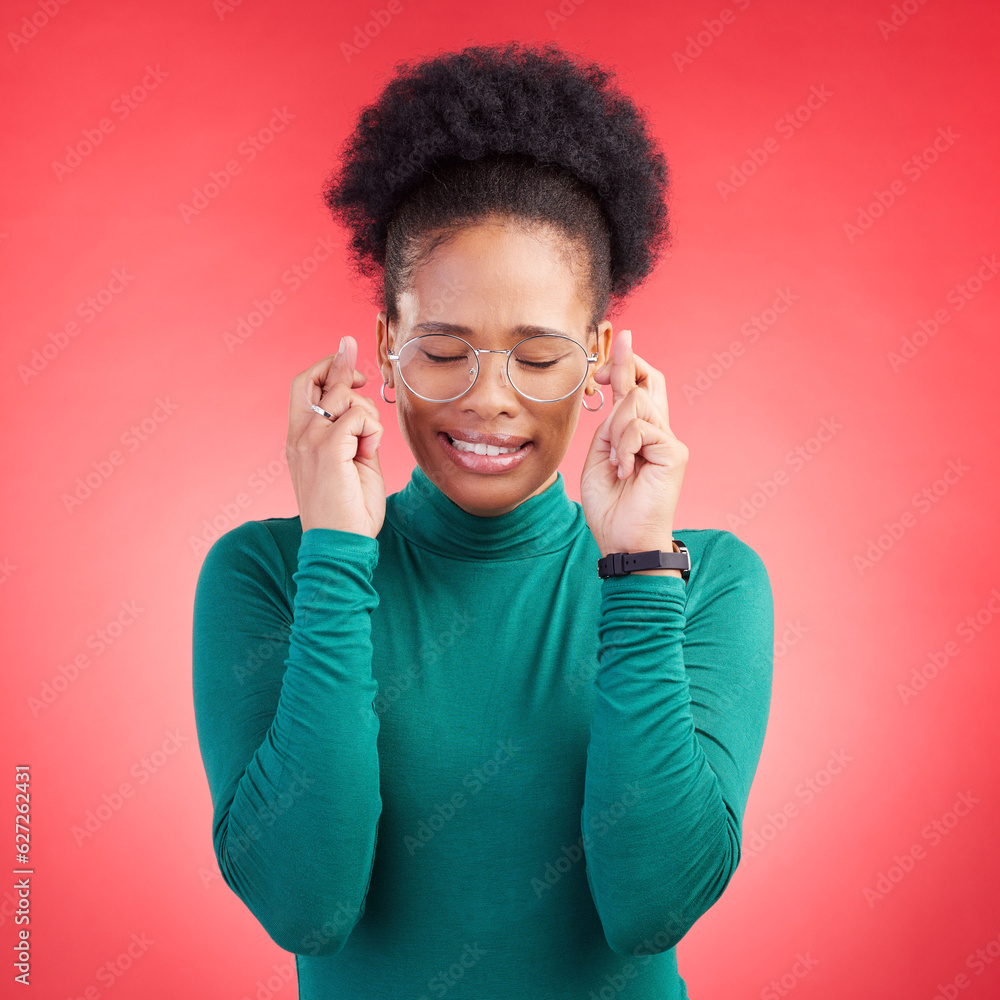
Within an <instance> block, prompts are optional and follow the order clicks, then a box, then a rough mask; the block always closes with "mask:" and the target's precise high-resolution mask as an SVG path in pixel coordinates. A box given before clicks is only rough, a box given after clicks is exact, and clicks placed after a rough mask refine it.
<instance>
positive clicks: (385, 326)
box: [375, 309, 393, 389]
mask: <svg viewBox="0 0 1000 1000" xmlns="http://www.w3.org/2000/svg"><path fill="white" fill-rule="evenodd" d="M391 347H392V344H391V338H390V335H389V323H388V319H387V317H386V312H385V310H384V309H380V310H379V312H378V314H377V315H376V316H375V359H376V361H377V362H378V367H379V371H380V372H381V374H382V381H383V382H386V383H387V384H388V386H389V388H390V389H391V388H392V387H393V380H392V376H393V368H392V362H391V361H390V360H389V350H390V349H391Z"/></svg>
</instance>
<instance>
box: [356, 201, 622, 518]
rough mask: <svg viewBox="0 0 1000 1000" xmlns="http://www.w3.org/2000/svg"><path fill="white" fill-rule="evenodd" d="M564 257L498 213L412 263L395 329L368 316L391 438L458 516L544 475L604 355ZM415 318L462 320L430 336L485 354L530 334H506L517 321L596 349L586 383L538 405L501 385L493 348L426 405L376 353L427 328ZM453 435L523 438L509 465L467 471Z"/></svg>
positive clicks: (497, 509)
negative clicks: (392, 405) (452, 392)
mask: <svg viewBox="0 0 1000 1000" xmlns="http://www.w3.org/2000/svg"><path fill="white" fill-rule="evenodd" d="M568 252H570V250H569V247H568V246H567V243H566V241H565V238H564V237H563V236H562V234H561V232H560V231H557V230H555V229H552V228H542V227H538V226H535V227H532V228H531V229H526V228H525V227H524V226H523V225H518V224H511V223H507V222H504V221H500V220H498V221H489V222H483V223H481V224H476V225H472V226H467V227H466V228H464V229H463V230H462V231H460V232H459V233H458V234H456V235H455V236H454V237H453V238H452V239H450V240H449V241H448V242H447V243H444V244H442V245H441V246H439V247H437V248H436V249H435V250H434V251H433V253H432V254H431V256H430V258H428V259H427V260H426V261H425V262H424V263H423V264H421V265H420V266H418V267H417V268H416V269H415V271H414V275H413V279H412V283H411V287H410V288H408V289H407V290H406V291H405V292H403V293H401V294H400V296H399V302H398V309H399V322H398V324H394V325H393V326H392V328H388V327H387V325H386V314H385V312H380V313H379V314H378V318H377V322H376V337H377V357H378V364H379V367H380V369H381V371H382V373H383V377H384V378H388V380H389V385H390V386H392V387H393V388H394V389H395V392H396V414H397V417H398V419H399V426H400V430H401V431H402V432H403V438H404V440H405V441H406V443H407V445H409V448H410V450H411V451H412V452H413V456H414V458H415V459H416V461H417V464H418V465H419V466H420V467H421V469H423V471H424V472H425V473H426V474H427V477H428V478H429V479H430V480H431V482H433V483H434V484H435V485H436V486H437V487H438V489H440V490H441V491H442V492H443V493H444V494H445V495H446V496H448V497H450V498H451V499H452V500H453V501H454V502H455V503H456V504H458V505H459V506H460V507H462V508H463V509H464V510H466V511H468V512H469V513H470V514H475V515H478V516H480V517H493V516H495V515H499V514H504V513H506V512H507V511H510V510H513V509H514V508H515V507H517V506H518V504H520V503H522V502H523V501H524V500H527V499H528V498H529V497H532V496H535V495H536V494H538V493H541V492H542V491H543V490H544V489H546V488H547V487H548V486H550V485H551V484H552V483H554V482H555V479H556V471H557V469H558V466H559V463H560V462H561V461H562V459H563V456H564V455H565V454H566V451H567V449H568V448H569V444H570V441H571V440H572V438H573V432H574V431H575V430H576V423H577V420H578V419H579V416H580V409H581V402H582V400H583V398H584V391H585V390H589V391H591V392H592V391H593V388H594V387H595V386H596V384H597V383H596V382H595V381H594V377H593V375H594V371H595V370H596V369H597V368H599V367H600V366H601V365H603V364H604V362H605V361H606V360H607V358H608V355H609V351H610V347H611V323H610V322H609V321H607V320H605V321H604V322H602V323H601V324H600V325H599V326H598V328H597V332H596V334H595V333H594V332H591V333H590V334H589V335H588V333H587V321H588V318H589V316H588V314H589V309H588V305H587V302H586V301H585V300H584V299H583V298H582V297H581V295H580V292H581V289H580V287H579V284H580V281H581V280H582V276H583V275H585V274H586V270H585V268H584V263H585V262H584V260H582V259H579V258H577V259H576V260H575V261H574V263H575V269H576V273H574V271H573V270H571V269H570V267H569V263H568V261H567V259H566V254H567V253H568ZM576 252H577V253H579V252H580V251H576ZM426 323H447V324H452V325H453V326H454V327H465V328H467V331H468V332H463V331H461V330H459V329H453V330H448V331H440V330H439V331H438V332H451V333H454V334H455V335H456V336H459V337H461V338H462V339H463V340H467V341H468V342H469V343H470V344H472V346H473V347H477V348H487V349H507V348H510V347H513V346H514V345H515V344H516V343H517V342H518V341H519V340H523V339H524V338H525V337H528V336H532V335H533V333H534V332H536V331H533V330H528V331H523V332H518V330H517V328H518V327H526V326H532V327H546V328H548V332H557V333H561V334H563V335H565V336H567V337H571V338H572V339H573V340H576V341H579V343H580V344H582V345H583V347H585V348H586V350H587V353H588V354H593V353H594V352H595V351H596V352H597V362H596V364H592V365H588V366H587V368H588V373H587V378H586V380H585V381H584V383H583V385H581V386H580V388H579V389H577V391H576V392H574V393H573V394H572V395H570V396H568V397H567V398H566V399H560V400H557V401H556V402H545V403H539V402H536V401H534V400H531V399H526V398H525V397H524V396H521V395H520V394H519V393H518V392H517V391H516V390H515V389H514V387H513V386H512V385H511V384H510V383H509V382H508V381H507V377H506V373H505V368H504V365H505V363H506V358H505V357H504V356H503V355H500V354H482V355H480V357H479V377H478V378H477V379H476V381H475V383H474V384H473V386H472V388H471V389H469V390H468V392H466V393H465V394H464V395H463V396H461V397H459V398H458V399H453V400H451V401H450V402H446V403H433V402H429V401H428V400H425V399H421V398H420V397H419V396H416V395H414V394H413V393H411V392H410V391H409V390H408V389H407V387H406V385H405V384H404V383H403V381H402V380H401V379H400V378H398V377H397V365H396V364H395V363H393V362H390V361H389V360H388V357H387V351H388V350H389V349H390V345H391V350H392V351H393V352H398V351H399V349H400V348H401V347H402V345H403V344H404V343H406V341H408V340H410V339H412V338H413V337H418V336H420V335H421V334H423V333H427V332H433V331H427V330H425V329H418V327H419V326H420V325H421V324H426ZM539 332H542V331H539ZM511 367H512V370H513V365H512V366H511ZM594 398H595V399H599V398H600V397H598V396H596V394H594ZM588 405H591V404H590V403H588ZM608 412H610V410H609V411H608ZM606 415H607V413H605V414H604V416H606ZM462 431H465V432H476V431H479V432H482V433H484V434H509V435H513V436H515V437H518V438H527V439H529V441H530V442H531V443H530V444H529V445H528V446H527V453H526V455H525V457H524V458H523V459H521V460H520V461H518V462H517V463H516V464H514V465H513V466H512V467H511V468H509V469H505V470H503V471H500V472H481V471H473V470H471V469H469V468H466V467H464V466H463V465H462V464H461V463H460V460H459V459H457V458H456V456H455V454H454V453H453V450H452V448H451V446H450V445H449V444H448V440H447V437H446V436H445V433H446V432H448V433H450V435H451V436H452V437H455V436H456V432H462Z"/></svg>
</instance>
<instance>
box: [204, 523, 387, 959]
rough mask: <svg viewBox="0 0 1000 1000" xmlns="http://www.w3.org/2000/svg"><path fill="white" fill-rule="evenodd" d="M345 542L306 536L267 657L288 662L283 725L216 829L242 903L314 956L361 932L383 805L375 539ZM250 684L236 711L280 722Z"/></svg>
mask: <svg viewBox="0 0 1000 1000" xmlns="http://www.w3.org/2000/svg"><path fill="white" fill-rule="evenodd" d="M342 535H343V533H341V532H336V533H331V532H329V531H327V530H325V529H324V530H318V531H312V532H307V533H305V534H304V535H303V536H302V543H301V547H300V550H299V563H298V570H297V572H296V573H295V576H294V581H295V583H296V588H297V589H296V594H295V598H294V602H293V609H292V610H293V620H292V624H291V627H290V631H289V633H288V636H287V640H286V641H284V642H281V641H277V642H276V641H273V640H272V641H271V642H269V643H268V644H267V648H265V649H264V651H263V655H265V656H272V655H277V656H279V657H280V658H281V659H279V661H278V663H280V662H281V660H283V672H282V674H281V677H280V691H279V694H278V698H277V704H276V707H273V709H272V710H273V718H272V719H271V722H270V725H269V727H268V728H267V730H266V733H265V735H264V738H263V739H262V740H259V741H258V742H256V743H255V749H254V748H253V747H250V748H248V749H247V750H245V751H243V753H244V754H245V755H246V759H248V760H249V762H248V763H247V764H246V766H245V769H244V770H243V772H242V773H241V774H240V775H239V780H238V783H237V784H236V786H235V788H234V790H233V792H232V798H231V801H229V802H228V804H227V803H225V802H219V803H217V809H216V817H215V830H214V839H215V847H216V853H217V856H218V861H219V865H220V869H221V871H222V872H223V875H224V877H225V879H226V882H227V883H228V884H229V885H230V887H231V888H232V889H233V891H234V892H236V893H237V894H238V895H239V896H240V898H241V899H242V900H243V901H244V902H245V903H246V905H247V907H248V908H249V909H250V910H251V912H252V913H253V914H254V915H255V916H256V917H257V919H258V920H259V921H260V922H261V924H262V925H263V926H264V928H265V929H266V930H267V931H268V933H269V934H270V935H271V937H272V938H273V939H274V940H275V941H276V942H277V943H278V944H280V945H281V946H282V947H283V948H285V949H287V950H290V951H300V952H304V951H307V950H308V951H309V952H310V953H314V954H315V953H320V952H319V951H317V950H316V949H317V943H316V942H317V937H316V933H317V932H320V931H322V928H323V927H324V926H325V927H326V933H323V934H322V938H323V940H322V946H323V948H322V950H323V952H324V953H335V951H337V950H339V948H340V947H342V945H343V941H344V940H346V938H347V936H348V934H349V933H350V931H351V929H352V928H353V926H354V924H355V923H356V922H357V919H358V917H359V910H360V908H361V907H362V905H363V901H364V897H365V894H366V892H367V888H368V881H369V879H370V877H371V870H372V864H373V861H374V851H375V841H376V834H377V824H378V819H379V816H380V814H381V806H382V804H381V799H380V795H379V763H378V753H377V737H378V717H377V715H375V712H374V710H373V708H372V701H373V699H374V698H375V695H376V691H377V684H376V682H375V681H374V679H373V677H372V673H371V658H372V643H371V620H370V615H371V611H372V610H373V608H374V607H375V606H376V605H377V601H378V597H377V594H376V593H375V591H374V589H373V587H372V585H371V581H370V572H371V568H372V565H373V560H372V558H371V555H372V552H373V549H372V545H373V543H374V540H368V542H361V543H356V542H352V540H351V539H345V538H344V537H341V536H342ZM369 543H371V544H369ZM375 551H377V550H375ZM278 663H275V664H274V667H275V668H277V667H278ZM240 684H241V688H242V689H243V690H240V691H239V692H234V695H235V698H236V699H237V700H236V702H235V704H234V705H233V710H234V711H238V712H239V713H240V714H244V715H251V716H253V715H257V716H259V715H264V714H265V713H267V712H268V711H269V708H268V692H267V689H266V688H264V687H263V686H262V687H261V689H260V691H259V692H255V691H254V690H253V689H252V685H244V682H243V681H242V680H241V682H240ZM247 688H250V689H249V690H247ZM272 690H273V689H272ZM220 694H224V692H220ZM218 700H219V699H216V709H215V710H216V711H218V710H219V705H218ZM271 705H272V706H273V702H271ZM205 711H206V712H207V711H208V709H207V708H206V709H205ZM265 717H266V716H265ZM226 750H227V751H230V752H231V748H230V747H227V748H226ZM206 752H207V753H209V754H211V752H212V750H211V747H208V748H206ZM220 752H222V751H221V748H220Z"/></svg>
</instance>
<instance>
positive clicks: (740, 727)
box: [581, 530, 774, 955]
mask: <svg viewBox="0 0 1000 1000" xmlns="http://www.w3.org/2000/svg"><path fill="white" fill-rule="evenodd" d="M679 534H680V533H679ZM703 534H704V535H705V536H711V537H710V538H709V540H708V541H707V542H706V543H705V544H704V548H703V549H702V550H701V552H700V554H699V557H698V562H697V566H696V567H695V568H693V570H692V574H691V578H690V580H689V581H688V582H687V584H685V582H684V581H683V580H681V579H680V578H679V577H675V576H672V575H662V576H659V575H650V576H625V577H611V578H608V579H605V580H602V581H601V588H602V589H601V613H600V621H599V626H598V640H599V649H598V671H597V675H596V677H595V679H594V684H595V699H594V715H593V720H592V723H591V736H590V743H589V746H588V750H587V765H586V781H585V790H584V805H583V809H582V812H581V823H582V831H583V836H584V849H585V855H586V865H587V869H586V870H587V880H588V882H589V885H590V890H591V894H592V896H593V899H594V904H595V907H596V908H597V911H598V914H599V916H600V919H601V923H602V926H603V928H604V932H605V936H606V938H607V941H608V944H609V945H610V947H611V948H612V949H613V950H614V951H615V952H617V953H618V954H621V955H633V954H637V953H641V954H655V953H659V952H662V951H666V950H667V949H669V948H672V947H674V946H675V945H676V944H677V942H678V941H680V940H681V938H683V937H684V935H685V934H686V933H687V931H688V930H689V929H690V928H691V927H692V926H693V924H694V923H695V921H697V919H698V918H699V917H700V916H701V915H702V914H703V913H704V912H705V911H706V910H708V909H709V907H711V906H712V905H713V904H714V903H715V902H716V901H717V900H718V899H719V897H720V896H721V895H722V892H723V890H724V889H725V888H726V885H727V884H728V883H729V880H730V878H731V877H732V875H733V873H734V872H735V871H736V866H737V864H738V863H739V859H740V853H741V846H740V845H741V837H742V820H743V812H744V809H745V808H746V802H747V798H748V796H749V793H750V784H751V781H752V779H753V776H754V773H755V772H756V769H757V764H758V762H759V759H760V753H761V749H762V747H763V741H764V732H765V728H766V725H767V716H768V712H769V709H770V700H771V681H772V665H773V649H774V610H773V601H772V595H771V586H770V581H769V579H768V576H767V571H766V569H765V567H764V564H763V562H762V561H761V559H760V557H759V556H758V555H757V554H756V552H754V550H753V549H752V548H750V547H749V546H748V545H747V544H746V543H744V542H742V541H741V540H740V539H739V538H737V537H736V536H735V535H733V534H732V533H731V532H728V531H721V530H720V531H711V532H709V531H705V532H704V533H703ZM692 555H694V553H693V551H692ZM696 573H697V575H696ZM689 588H690V589H689ZM636 949H641V951H640V952H637V951H636Z"/></svg>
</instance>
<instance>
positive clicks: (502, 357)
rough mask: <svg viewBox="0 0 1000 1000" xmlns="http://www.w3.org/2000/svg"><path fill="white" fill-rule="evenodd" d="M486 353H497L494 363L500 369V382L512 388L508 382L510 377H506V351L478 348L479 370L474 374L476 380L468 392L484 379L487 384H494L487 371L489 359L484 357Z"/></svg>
mask: <svg viewBox="0 0 1000 1000" xmlns="http://www.w3.org/2000/svg"><path fill="white" fill-rule="evenodd" d="M486 354H495V355H498V357H496V358H495V359H494V364H496V365H497V366H498V367H499V369H500V384H501V385H503V386H508V387H510V388H513V387H512V386H511V384H510V379H508V378H507V352H506V351H492V350H490V351H487V350H483V349H480V351H479V372H478V373H477V375H476V381H475V383H474V384H473V388H472V389H470V390H469V392H472V391H473V389H474V388H475V387H476V386H477V385H478V384H479V383H480V382H482V381H483V380H484V379H485V380H486V382H487V384H488V385H493V384H494V383H493V382H492V381H491V375H490V373H489V363H490V359H489V358H486V357H484V355H486Z"/></svg>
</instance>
